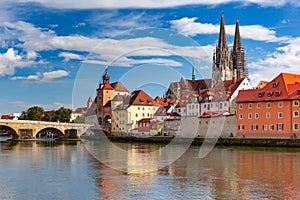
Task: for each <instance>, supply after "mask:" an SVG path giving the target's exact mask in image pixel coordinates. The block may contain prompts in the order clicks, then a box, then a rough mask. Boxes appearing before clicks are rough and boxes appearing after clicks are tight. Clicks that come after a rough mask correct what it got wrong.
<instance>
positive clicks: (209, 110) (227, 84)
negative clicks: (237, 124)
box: [200, 78, 253, 116]
mask: <svg viewBox="0 0 300 200" xmlns="http://www.w3.org/2000/svg"><path fill="white" fill-rule="evenodd" d="M252 88H253V87H252V85H251V83H250V82H249V80H248V79H247V78H239V79H237V78H233V79H231V80H226V81H221V82H219V83H217V84H215V85H214V87H213V88H212V89H211V90H210V91H209V92H207V93H206V94H207V96H206V98H202V99H201V104H200V107H201V108H200V115H201V116H207V115H210V114H213V113H225V112H228V113H229V114H235V112H236V106H235V100H236V97H237V95H238V92H239V91H240V90H248V89H252Z"/></svg>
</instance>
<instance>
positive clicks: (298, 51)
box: [249, 37, 300, 85]
mask: <svg viewBox="0 0 300 200" xmlns="http://www.w3.org/2000/svg"><path fill="white" fill-rule="evenodd" d="M299 66H300V37H298V38H294V39H292V40H290V41H289V43H288V44H287V45H285V46H282V47H279V48H277V50H276V52H273V53H270V54H268V55H267V56H266V57H265V58H262V59H259V60H258V61H256V62H252V63H249V68H250V69H251V71H252V73H251V79H252V83H254V85H255V84H257V83H258V82H259V81H260V80H267V81H271V80H272V79H273V78H275V77H276V76H277V75H278V74H279V73H281V72H289V73H297V74H300V68H299Z"/></svg>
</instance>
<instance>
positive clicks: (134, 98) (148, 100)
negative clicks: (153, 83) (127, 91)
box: [129, 90, 159, 106]
mask: <svg viewBox="0 0 300 200" xmlns="http://www.w3.org/2000/svg"><path fill="white" fill-rule="evenodd" d="M129 105H141V106H157V105H159V104H158V103H156V101H155V100H154V99H152V97H150V96H149V95H148V94H146V93H145V92H144V91H143V90H135V91H133V92H132V93H131V97H130V101H129Z"/></svg>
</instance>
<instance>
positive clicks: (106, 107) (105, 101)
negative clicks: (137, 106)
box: [96, 69, 130, 126]
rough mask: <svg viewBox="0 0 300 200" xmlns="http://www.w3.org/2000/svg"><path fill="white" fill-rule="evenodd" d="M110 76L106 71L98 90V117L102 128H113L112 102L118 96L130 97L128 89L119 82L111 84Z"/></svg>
mask: <svg viewBox="0 0 300 200" xmlns="http://www.w3.org/2000/svg"><path fill="white" fill-rule="evenodd" d="M109 81H110V76H109V75H108V73H107V69H106V70H105V74H104V75H103V76H102V82H101V83H100V84H99V88H98V89H97V98H96V104H97V117H98V121H99V124H100V125H102V126H111V118H112V108H111V107H112V102H111V100H112V99H113V98H114V97H115V96H116V95H124V96H126V95H127V96H128V95H130V93H129V91H128V90H127V88H126V87H125V86H124V85H123V84H122V83H121V82H119V81H117V82H114V83H111V84H110V82H109Z"/></svg>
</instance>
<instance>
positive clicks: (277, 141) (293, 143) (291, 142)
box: [108, 136, 300, 148]
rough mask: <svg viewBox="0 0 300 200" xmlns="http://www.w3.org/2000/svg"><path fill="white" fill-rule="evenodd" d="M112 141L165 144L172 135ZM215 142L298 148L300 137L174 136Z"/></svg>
mask: <svg viewBox="0 0 300 200" xmlns="http://www.w3.org/2000/svg"><path fill="white" fill-rule="evenodd" d="M108 139H109V140H111V141H112V142H140V143H162V144H167V143H170V142H171V141H172V140H173V137H168V136H167V137H166V136H164V137H132V136H125V137H124V136H123V137H122V136H108ZM205 139H206V142H208V143H209V142H215V140H217V142H216V146H252V147H298V148H300V139H295V138H273V139H270V138H236V137H233V138H229V137H228V138H199V137H196V138H194V139H192V138H176V142H177V143H181V142H182V143H185V142H190V140H193V141H192V142H191V144H193V145H202V144H203V141H204V140H205Z"/></svg>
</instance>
